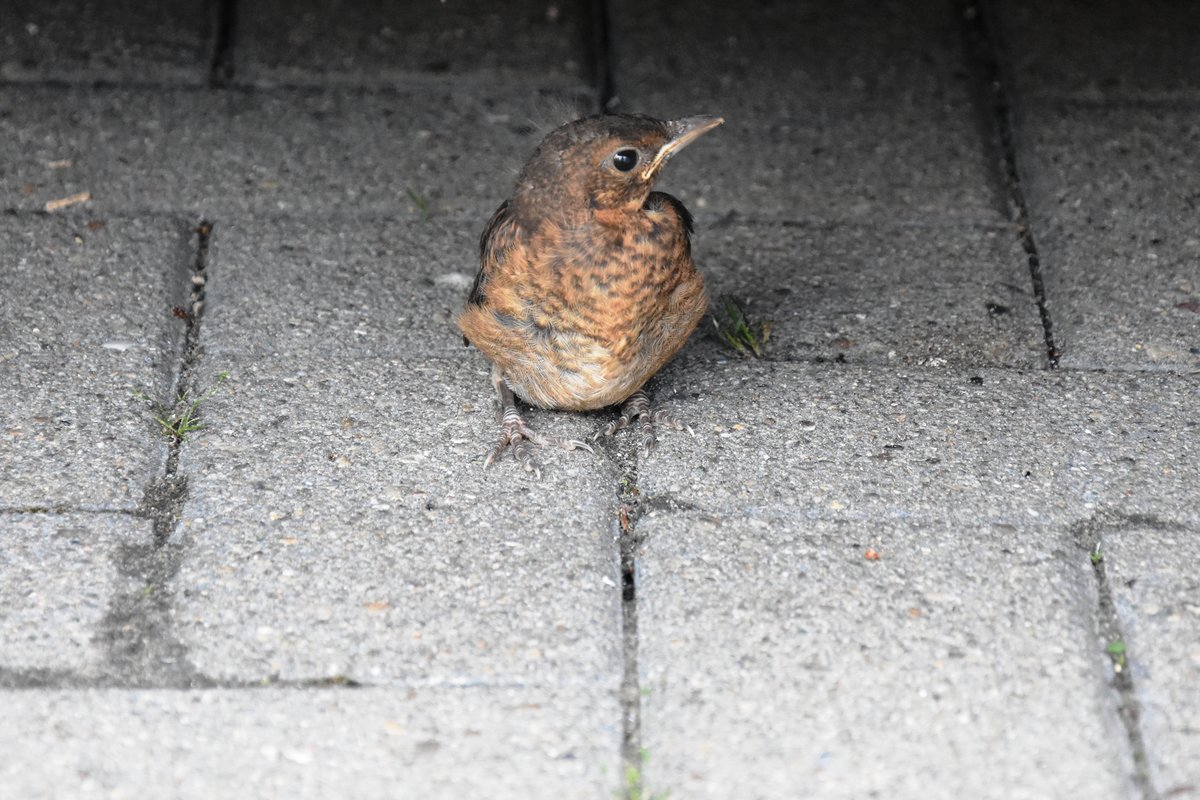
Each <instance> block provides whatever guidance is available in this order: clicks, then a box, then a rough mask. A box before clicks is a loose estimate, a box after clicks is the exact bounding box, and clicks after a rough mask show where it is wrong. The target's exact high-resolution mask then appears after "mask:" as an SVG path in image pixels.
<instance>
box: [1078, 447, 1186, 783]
mask: <svg viewBox="0 0 1200 800" xmlns="http://www.w3.org/2000/svg"><path fill="white" fill-rule="evenodd" d="M1192 458H1193V462H1194V460H1195V455H1194V454H1193V455H1192ZM1147 522H1152V521H1149V520H1139V519H1137V518H1134V519H1124V520H1123V519H1120V518H1116V519H1112V520H1108V521H1105V520H1099V521H1098V523H1099V526H1100V528H1101V530H1100V533H1101V536H1100V541H1101V548H1102V552H1103V553H1104V566H1105V569H1106V570H1107V571H1108V576H1109V583H1110V585H1111V586H1112V591H1113V595H1114V599H1115V601H1116V606H1117V613H1118V616H1119V618H1120V620H1121V624H1122V628H1123V629H1124V632H1125V639H1126V646H1127V648H1128V655H1129V659H1130V660H1129V662H1128V665H1129V668H1131V669H1132V670H1133V680H1134V686H1135V689H1136V692H1137V699H1138V702H1139V704H1140V706H1141V729H1142V733H1143V735H1144V737H1145V739H1146V750H1147V755H1148V758H1149V766H1150V777H1151V781H1152V783H1153V784H1154V786H1155V787H1156V788H1157V789H1158V791H1159V793H1160V794H1161V796H1163V797H1187V796H1188V794H1189V793H1190V792H1195V791H1196V787H1197V786H1200V770H1198V768H1197V758H1196V756H1197V753H1200V727H1197V725H1196V720H1198V719H1200V699H1198V698H1197V695H1196V687H1197V686H1198V685H1200V599H1198V598H1200V583H1198V581H1197V578H1196V576H1195V574H1194V573H1193V572H1192V571H1191V570H1190V569H1187V568H1184V569H1180V564H1181V563H1186V562H1187V561H1188V560H1190V559H1189V554H1190V553H1191V552H1192V551H1193V550H1194V549H1195V546H1196V532H1195V530H1194V529H1186V528H1170V527H1163V526H1159V527H1153V526H1152V525H1148V524H1146V523H1147Z"/></svg>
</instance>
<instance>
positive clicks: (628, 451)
mask: <svg viewBox="0 0 1200 800" xmlns="http://www.w3.org/2000/svg"><path fill="white" fill-rule="evenodd" d="M627 433H632V431H627ZM613 450H614V452H613V460H614V461H615V462H616V463H617V466H618V467H619V468H620V470H621V478H620V480H619V481H618V483H617V487H616V495H617V507H616V512H615V513H616V520H615V523H614V524H615V526H616V541H617V548H618V553H619V557H620V565H621V585H620V591H621V652H622V666H623V670H622V674H621V689H620V703H621V771H622V783H621V790H622V792H623V793H624V797H625V798H626V800H631V799H632V798H635V797H641V796H642V791H643V788H642V774H641V767H642V690H641V678H640V675H639V674H638V596H637V592H638V587H637V553H638V548H639V547H640V546H641V543H642V539H641V537H640V536H639V535H638V533H637V521H638V517H639V516H640V514H641V507H642V503H641V493H640V491H639V489H638V485H637V481H638V437H636V436H632V435H627V436H623V437H621V438H620V440H619V441H618V442H617V443H616V446H615V447H614V448H613Z"/></svg>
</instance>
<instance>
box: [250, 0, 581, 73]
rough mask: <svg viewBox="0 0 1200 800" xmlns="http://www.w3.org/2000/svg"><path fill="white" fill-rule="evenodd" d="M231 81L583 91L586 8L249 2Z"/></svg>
mask: <svg viewBox="0 0 1200 800" xmlns="http://www.w3.org/2000/svg"><path fill="white" fill-rule="evenodd" d="M239 11H240V14H239V20H238V22H239V26H238V43H239V47H238V51H237V61H236V71H235V79H236V80H237V81H238V82H243V81H248V82H252V83H258V84H264V83H266V84H270V83H278V82H283V83H312V82H315V83H322V84H327V83H330V82H334V83H340V82H346V83H352V84H354V85H363V84H368V85H369V84H375V83H385V84H386V83H391V82H394V81H398V80H399V81H404V80H407V79H411V78H414V77H421V78H447V79H451V78H452V79H460V80H461V79H464V78H473V79H476V80H481V81H483V82H500V81H503V82H514V81H515V82H526V83H529V84H532V85H537V86H560V85H572V86H580V85H583V83H584V82H585V80H586V79H587V76H588V73H589V72H590V71H591V69H592V65H591V64H590V63H588V60H589V59H591V58H592V57H593V56H592V50H591V45H592V42H591V36H592V34H591V30H590V24H591V20H590V19H589V17H588V14H589V13H590V9H589V8H588V6H587V4H585V3H546V2H540V0H522V1H521V2H509V3H505V4H504V5H503V6H498V5H495V4H493V3H488V2H480V1H479V0H467V1H466V2H464V1H463V0H455V2H443V3H421V4H409V3H389V2H379V0H375V1H373V2H354V3H314V4H308V5H306V6H305V7H302V8H300V9H298V10H297V9H296V4H295V3H288V2H284V1H283V0H272V2H259V3H250V4H247V5H246V6H242V7H241V8H240V9H239Z"/></svg>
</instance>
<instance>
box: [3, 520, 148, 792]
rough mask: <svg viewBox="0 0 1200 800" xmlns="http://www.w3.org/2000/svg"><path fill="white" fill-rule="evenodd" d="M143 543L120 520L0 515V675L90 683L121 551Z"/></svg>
mask: <svg viewBox="0 0 1200 800" xmlns="http://www.w3.org/2000/svg"><path fill="white" fill-rule="evenodd" d="M151 535H152V534H151V530H150V523H149V522H148V521H146V520H141V519H137V518H135V517H132V516H128V515H124V514H79V513H68V514H13V513H0V670H3V671H5V672H8V673H10V674H20V673H25V672H29V671H37V670H47V671H54V672H62V671H69V672H71V673H72V674H73V675H74V676H75V678H76V679H85V678H88V677H94V676H95V675H97V674H98V672H99V671H100V667H101V666H102V662H103V661H104V658H105V653H104V649H103V645H102V644H101V642H100V641H99V639H100V634H101V633H102V631H101V630H100V627H101V622H102V621H103V619H104V615H105V612H106V611H107V609H108V605H109V602H110V600H111V599H112V596H113V595H114V593H116V592H117V591H119V590H120V588H121V585H122V583H123V578H122V577H121V575H120V573H119V570H118V568H117V562H118V560H119V558H120V552H121V548H122V547H123V546H129V545H142V544H145V543H147V542H148V541H149V540H150V538H151ZM0 794H7V793H5V792H0ZM12 796H19V795H12Z"/></svg>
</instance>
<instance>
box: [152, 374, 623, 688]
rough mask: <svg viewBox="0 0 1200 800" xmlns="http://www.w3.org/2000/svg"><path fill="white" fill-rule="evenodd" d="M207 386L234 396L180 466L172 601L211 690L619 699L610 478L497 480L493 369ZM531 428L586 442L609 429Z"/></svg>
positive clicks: (219, 397) (216, 407)
mask: <svg viewBox="0 0 1200 800" xmlns="http://www.w3.org/2000/svg"><path fill="white" fill-rule="evenodd" d="M207 369H208V376H207V377H206V378H205V379H203V381H207V380H211V379H212V373H213V371H215V370H216V369H227V370H229V372H230V378H229V379H228V381H227V382H226V383H225V384H223V385H222V387H221V389H220V390H219V391H218V392H217V393H216V394H215V395H214V396H213V397H212V399H211V400H210V401H209V402H208V404H207V406H206V412H205V413H206V420H207V422H208V425H209V426H210V427H209V428H208V429H207V430H206V431H205V432H204V433H203V435H201V436H198V437H196V438H195V440H194V441H193V442H192V443H191V444H189V445H188V446H187V447H186V448H185V452H184V455H183V458H182V460H181V468H182V469H183V470H184V471H185V472H186V473H187V474H188V476H189V487H190V498H189V500H188V502H187V505H186V507H185V512H184V519H183V523H182V525H181V527H180V529H179V531H178V536H179V537H181V540H182V541H184V542H185V543H186V544H187V546H188V551H187V555H186V559H185V561H184V563H183V565H182V567H181V569H180V572H179V575H178V578H177V579H176V581H175V584H174V587H173V591H174V593H175V595H176V596H177V597H178V598H179V600H178V613H177V623H178V627H179V635H180V638H181V639H182V640H183V641H184V642H186V643H187V644H188V645H189V646H190V649H191V652H190V657H191V660H192V662H193V663H194V664H195V665H196V667H197V669H198V670H199V671H200V672H202V673H204V674H206V675H208V676H210V677H212V678H217V679H220V680H226V679H237V680H251V681H256V680H260V679H262V678H265V677H269V676H273V675H278V676H279V677H281V678H282V679H285V680H288V679H297V680H300V679H317V678H326V677H330V676H339V675H345V676H349V677H350V678H352V679H355V680H362V681H367V682H371V683H383V682H402V683H409V684H417V685H443V684H456V685H458V684H462V685H474V684H488V685H491V684H505V685H526V686H533V685H537V686H553V685H572V686H590V687H602V688H604V689H605V690H608V689H611V690H613V691H615V689H616V686H617V684H618V683H619V680H620V674H621V667H620V664H621V657H620V652H619V650H620V632H619V626H620V589H619V577H618V568H617V555H616V553H617V549H616V544H615V539H614V537H615V533H614V530H615V516H614V509H615V506H616V498H615V492H616V486H617V483H618V479H619V470H618V469H617V467H616V466H615V465H614V464H613V463H612V462H610V461H609V460H607V459H605V458H603V457H602V456H600V455H589V454H587V453H579V452H574V453H568V452H565V451H564V452H559V451H555V452H544V453H542V455H541V459H542V463H543V465H544V468H545V469H544V471H543V478H542V480H541V481H535V480H533V479H532V478H529V477H526V476H525V475H524V474H523V473H522V472H521V471H520V470H519V469H518V467H517V465H516V464H515V463H514V462H513V461H512V460H511V457H509V458H506V459H505V460H503V461H502V462H500V463H498V464H496V465H495V466H493V467H492V468H491V469H489V470H487V471H486V472H485V471H484V470H483V468H482V459H481V458H480V457H479V455H480V454H481V453H482V452H483V451H485V450H486V449H487V448H488V447H490V446H491V445H492V444H493V443H494V441H495V438H496V434H497V427H496V423H495V421H494V420H495V412H494V406H493V402H492V397H491V392H492V390H491V386H490V383H489V382H488V380H487V377H486V376H487V366H486V364H485V363H484V362H483V359H482V358H479V357H478V356H477V355H476V356H474V357H469V358H461V359H458V360H429V359H419V358H413V359H401V358H389V359H360V360H353V361H351V360H347V359H344V358H336V359H325V358H320V357H317V356H309V357H306V358H304V359H297V358H291V357H283V358H277V359H276V358H262V357H257V358H256V357H246V358H236V359H235V358H232V357H231V358H229V359H226V360H222V361H220V362H217V363H216V364H213V365H210V366H209V367H208V368H207ZM203 381H202V382H203ZM528 419H529V422H530V424H531V425H532V426H535V427H536V428H538V429H540V430H542V431H543V432H545V433H547V434H555V435H564V436H570V437H576V438H578V437H581V436H583V435H585V434H586V433H588V432H590V430H591V429H592V428H594V427H595V426H597V425H598V424H599V420H598V419H593V418H591V417H588V416H582V415H566V414H552V413H535V414H531V415H530V416H529V418H528Z"/></svg>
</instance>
